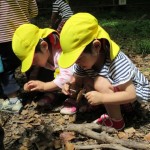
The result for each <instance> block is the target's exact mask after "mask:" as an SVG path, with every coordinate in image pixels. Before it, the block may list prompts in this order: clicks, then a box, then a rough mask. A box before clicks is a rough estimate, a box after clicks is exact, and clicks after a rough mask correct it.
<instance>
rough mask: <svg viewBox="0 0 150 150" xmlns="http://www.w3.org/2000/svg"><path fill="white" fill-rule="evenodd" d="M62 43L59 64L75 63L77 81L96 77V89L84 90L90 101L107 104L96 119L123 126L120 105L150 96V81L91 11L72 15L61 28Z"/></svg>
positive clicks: (68, 65)
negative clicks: (103, 112) (103, 111)
mask: <svg viewBox="0 0 150 150" xmlns="http://www.w3.org/2000/svg"><path fill="white" fill-rule="evenodd" d="M60 44H61V47H62V50H63V52H62V53H61V56H60V59H59V65H60V67H62V68H67V67H70V66H71V65H72V64H74V63H76V64H75V66H74V81H75V83H78V80H79V79H80V80H81V78H84V77H90V78H92V79H93V81H94V85H93V86H94V89H93V90H92V91H90V92H87V93H86V94H85V98H86V99H87V101H88V103H89V104H91V105H93V106H95V105H99V104H104V106H105V108H106V111H107V114H103V115H101V116H100V118H98V119H96V120H95V121H94V122H95V123H98V124H102V125H105V126H110V127H114V128H116V129H117V130H121V129H123V128H124V127H125V122H124V119H123V116H122V113H121V108H120V106H122V105H125V104H131V103H133V102H135V101H136V100H138V101H140V102H142V101H149V100H150V84H149V81H148V80H147V79H146V78H145V76H144V75H143V74H142V73H141V72H140V71H139V70H138V69H137V67H136V66H135V65H134V64H133V63H132V61H131V60H130V59H129V58H128V57H127V56H126V55H125V54H124V53H123V52H122V51H121V50H120V48H119V46H118V45H117V44H116V43H115V42H114V41H113V40H111V39H110V37H109V35H108V33H107V32H106V31H105V30H104V29H103V28H102V27H101V26H100V25H99V24H98V21H97V19H96V18H95V17H94V16H92V15H91V14H89V13H77V14H75V15H73V16H72V17H71V18H70V19H69V20H68V21H67V22H66V23H65V25H64V27H63V29H62V32H61V34H60ZM75 83H74V84H75ZM63 92H64V93H65V94H66V95H69V94H70V93H69V85H68V84H65V85H64V87H63Z"/></svg>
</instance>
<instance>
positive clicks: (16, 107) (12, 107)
mask: <svg viewBox="0 0 150 150" xmlns="http://www.w3.org/2000/svg"><path fill="white" fill-rule="evenodd" d="M13 100H14V101H15V102H13ZM22 107H23V105H22V102H21V100H20V99H18V98H17V97H15V98H9V99H7V100H5V101H3V103H2V105H1V108H0V110H1V111H6V112H9V113H19V112H20V110H21V108H22Z"/></svg>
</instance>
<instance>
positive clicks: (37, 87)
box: [24, 80, 60, 92]
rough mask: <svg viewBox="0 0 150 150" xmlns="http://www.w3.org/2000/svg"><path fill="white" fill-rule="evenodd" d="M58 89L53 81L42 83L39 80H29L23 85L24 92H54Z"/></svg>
mask: <svg viewBox="0 0 150 150" xmlns="http://www.w3.org/2000/svg"><path fill="white" fill-rule="evenodd" d="M58 89H60V88H59V87H58V86H57V85H56V84H55V83H54V82H53V81H51V82H42V81H39V80H31V81H29V82H27V83H26V84H25V85H24V90H26V91H41V92H43V91H55V90H58Z"/></svg>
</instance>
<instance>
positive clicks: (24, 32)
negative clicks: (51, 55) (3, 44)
mask: <svg viewBox="0 0 150 150" xmlns="http://www.w3.org/2000/svg"><path fill="white" fill-rule="evenodd" d="M52 32H56V31H55V30H53V29H49V28H44V29H40V28H38V27H37V26H35V25H33V24H23V25H21V26H19V27H18V28H17V29H16V31H15V33H14V35H13V38H12V48H13V51H14V53H15V55H16V56H17V57H18V58H19V59H20V60H21V61H22V65H21V71H22V72H26V71H27V70H29V69H30V67H31V65H32V61H33V57H34V52H35V47H36V45H37V44H38V42H39V40H40V38H45V37H47V36H48V35H49V34H51V33H52Z"/></svg>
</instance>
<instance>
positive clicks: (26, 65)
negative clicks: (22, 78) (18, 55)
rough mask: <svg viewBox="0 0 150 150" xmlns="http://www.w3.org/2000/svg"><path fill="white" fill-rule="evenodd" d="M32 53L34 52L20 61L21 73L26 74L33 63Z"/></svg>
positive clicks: (32, 52)
mask: <svg viewBox="0 0 150 150" xmlns="http://www.w3.org/2000/svg"><path fill="white" fill-rule="evenodd" d="M34 52H35V50H32V51H31V52H30V54H29V55H28V57H26V59H24V60H23V61H22V65H21V72H26V71H28V70H29V69H30V67H31V66H32V62H33V57H34Z"/></svg>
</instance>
